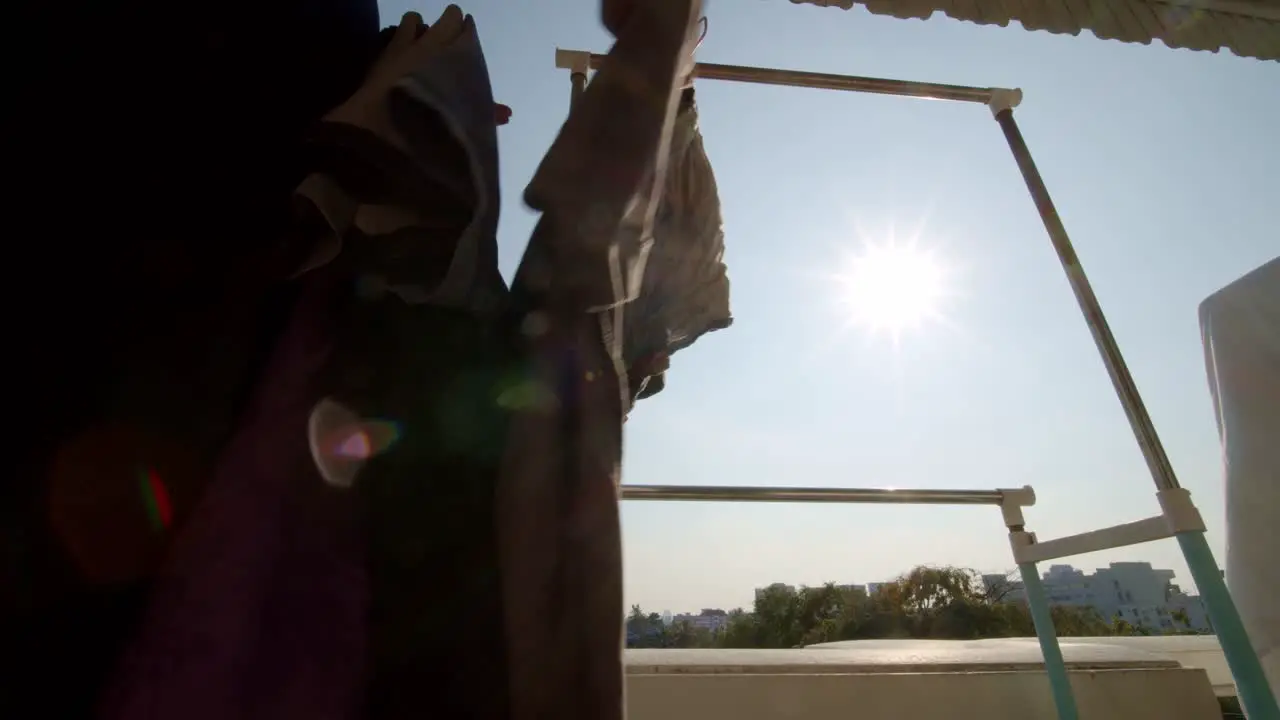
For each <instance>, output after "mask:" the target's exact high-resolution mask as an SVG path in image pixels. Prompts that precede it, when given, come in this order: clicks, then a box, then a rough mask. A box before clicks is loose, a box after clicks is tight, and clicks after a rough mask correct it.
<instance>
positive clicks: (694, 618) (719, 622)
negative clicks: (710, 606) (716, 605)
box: [666, 610, 729, 632]
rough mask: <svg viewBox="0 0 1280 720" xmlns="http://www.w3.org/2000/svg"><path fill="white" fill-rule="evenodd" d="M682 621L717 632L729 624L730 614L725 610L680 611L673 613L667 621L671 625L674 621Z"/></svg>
mask: <svg viewBox="0 0 1280 720" xmlns="http://www.w3.org/2000/svg"><path fill="white" fill-rule="evenodd" d="M680 622H687V623H689V624H690V625H692V626H693V627H696V628H702V629H704V630H710V631H711V632H716V631H717V630H720V629H721V628H723V627H724V626H726V625H728V624H729V614H728V613H726V612H725V611H723V610H703V611H702V612H700V613H698V614H697V615H694V614H692V613H680V614H679V615H673V616H672V617H671V620H670V621H667V623H666V624H668V625H670V624H672V623H680Z"/></svg>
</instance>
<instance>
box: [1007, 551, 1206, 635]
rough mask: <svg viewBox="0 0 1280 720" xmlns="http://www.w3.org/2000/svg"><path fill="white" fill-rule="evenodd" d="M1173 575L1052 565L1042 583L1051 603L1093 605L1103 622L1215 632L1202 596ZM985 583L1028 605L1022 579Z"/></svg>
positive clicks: (1122, 566) (1146, 569) (1136, 568)
mask: <svg viewBox="0 0 1280 720" xmlns="http://www.w3.org/2000/svg"><path fill="white" fill-rule="evenodd" d="M1173 577H1174V573H1173V571H1172V570H1157V569H1155V568H1153V567H1151V563H1145V562H1119V563H1111V565H1110V566H1108V567H1105V568H1099V569H1097V570H1095V571H1094V572H1092V573H1087V574H1086V573H1085V572H1084V571H1082V570H1077V569H1076V568H1074V567H1072V566H1070V565H1052V566H1050V567H1049V570H1048V571H1046V572H1045V573H1044V574H1043V575H1041V581H1042V582H1043V583H1044V588H1045V594H1046V595H1047V596H1048V599H1049V604H1051V605H1075V606H1087V607H1092V608H1094V609H1095V610H1097V611H1098V614H1099V615H1101V616H1102V617H1103V618H1106V619H1108V620H1111V619H1113V618H1120V619H1121V620H1124V621H1125V622H1127V623H1129V624H1130V625H1135V626H1141V627H1143V628H1146V629H1148V630H1151V631H1153V632H1167V631H1170V630H1182V629H1190V630H1200V631H1208V630H1210V629H1211V625H1210V624H1209V619H1208V615H1207V613H1205V610H1204V606H1203V605H1202V604H1201V602H1200V598H1199V597H1198V596H1196V595H1187V594H1186V593H1183V592H1182V591H1181V590H1180V589H1179V588H1178V586H1177V585H1175V584H1173ZM982 580H983V583H984V584H985V585H986V586H987V588H988V589H993V588H998V587H1003V589H1004V590H1006V591H1007V592H1006V593H1005V595H1004V597H1003V599H1004V600H1006V601H1021V602H1025V601H1026V594H1025V591H1024V590H1023V588H1022V583H1021V582H1019V581H1015V580H1010V579H1008V578H1007V577H1006V576H1004V575H983V576H982ZM1178 611H1181V613H1179V612H1178ZM1183 613H1185V615H1186V621H1185V622H1180V621H1178V620H1177V619H1176V618H1175V615H1181V614H1183Z"/></svg>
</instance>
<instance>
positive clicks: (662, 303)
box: [624, 87, 733, 400]
mask: <svg viewBox="0 0 1280 720" xmlns="http://www.w3.org/2000/svg"><path fill="white" fill-rule="evenodd" d="M667 167H668V169H667V177H666V186H665V188H664V189H663V192H662V199H661V202H660V203H659V205H658V214H657V217H656V218H655V224H654V231H653V235H654V244H653V248H652V249H651V250H650V253H649V258H648V262H647V263H646V265H645V271H644V280H643V283H642V286H641V289H640V293H639V295H638V296H637V297H636V299H635V300H634V301H632V302H631V303H630V304H628V305H627V309H626V324H625V326H624V327H625V328H626V332H625V336H626V351H625V352H626V358H627V367H628V370H629V376H630V381H629V382H630V386H631V391H632V394H633V396H634V397H635V399H637V400H638V399H641V398H646V397H651V396H653V395H655V394H657V393H658V392H660V391H661V390H662V388H663V387H664V386H665V384H666V383H665V381H666V370H667V368H668V366H669V361H670V357H671V355H672V354H673V353H675V352H676V351H678V350H681V349H683V348H686V347H689V346H690V345H692V344H693V343H694V342H695V341H696V340H697V339H698V338H700V337H702V336H703V335H705V334H706V333H709V332H712V331H715V330H722V329H724V328H727V327H729V325H731V324H732V323H733V317H732V314H731V313H730V310H729V278H728V276H727V275H726V272H725V265H724V229H723V224H722V221H721V215H720V193H719V191H718V189H717V187H716V179H715V173H714V172H713V171H712V168H711V162H710V160H709V159H708V158H707V153H706V150H705V149H704V147H703V143H702V133H701V131H700V130H699V128H698V110H697V106H696V104H695V103H694V90H693V88H692V87H689V88H685V90H684V91H683V92H682V93H681V97H680V109H679V112H678V114H677V115H676V121H675V127H674V129H673V132H672V137H671V151H670V157H669V159H668V161H667Z"/></svg>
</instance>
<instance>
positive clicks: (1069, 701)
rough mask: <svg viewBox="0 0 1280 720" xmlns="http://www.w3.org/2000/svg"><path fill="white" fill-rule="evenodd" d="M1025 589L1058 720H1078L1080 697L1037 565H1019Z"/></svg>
mask: <svg viewBox="0 0 1280 720" xmlns="http://www.w3.org/2000/svg"><path fill="white" fill-rule="evenodd" d="M1018 571H1019V572H1021V573H1022V587H1023V588H1024V589H1025V590H1026V593H1027V605H1028V606H1029V607H1030V608H1031V620H1032V622H1034V623H1035V625H1036V638H1037V639H1038V640H1040V652H1041V653H1043V654H1044V669H1045V672H1047V673H1048V674H1049V689H1050V690H1052V691H1053V704H1054V706H1056V707H1057V708H1058V720H1078V719H1079V716H1080V713H1079V711H1077V710H1076V697H1075V695H1073V694H1072V693H1071V680H1070V678H1068V677H1067V663H1066V661H1065V660H1063V659H1062V648H1060V647H1058V634H1057V631H1056V630H1054V628H1053V615H1052V614H1051V613H1050V612H1049V598H1048V596H1046V595H1045V592H1044V585H1043V584H1042V583H1041V582H1040V571H1039V570H1037V569H1036V564H1035V563H1019V564H1018Z"/></svg>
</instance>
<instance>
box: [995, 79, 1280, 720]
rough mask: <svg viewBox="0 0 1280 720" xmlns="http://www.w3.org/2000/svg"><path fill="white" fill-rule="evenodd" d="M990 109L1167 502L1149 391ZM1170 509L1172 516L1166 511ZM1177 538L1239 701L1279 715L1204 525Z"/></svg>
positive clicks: (1009, 120) (1010, 130) (1017, 142)
mask: <svg viewBox="0 0 1280 720" xmlns="http://www.w3.org/2000/svg"><path fill="white" fill-rule="evenodd" d="M991 109H992V112H993V114H994V115H995V119H996V122H997V123H999V124H1000V129H1001V130H1002V131H1003V132H1004V137H1005V140H1006V141H1007V142H1008V143H1009V150H1011V151H1012V152H1013V158H1014V160H1015V161H1016V162H1017V163H1018V170H1019V171H1021V173H1022V178H1023V180H1024V181H1025V182H1026V185H1027V191H1028V192H1029V193H1030V194H1031V199H1032V200H1033V201H1034V202H1035V205H1036V210H1037V211H1039V213H1040V220H1041V221H1042V222H1043V223H1044V229H1045V231H1046V232H1047V233H1048V234H1049V240H1050V241H1051V242H1052V243H1053V249H1054V250H1055V251H1056V252H1057V254H1058V260H1059V262H1061V263H1062V269H1063V271H1065V272H1066V275H1067V281H1068V282H1069V283H1070V284H1071V290H1072V292H1073V293H1075V296H1076V302H1077V303H1079V305H1080V311H1081V312H1082V313H1083V314H1084V319H1085V322H1086V323H1088V325H1089V331H1090V332H1091V333H1093V341H1094V343H1095V344H1096V345H1097V348H1098V353H1099V354H1100V355H1101V356H1102V362H1103V364H1104V365H1105V366H1106V368H1107V374H1108V375H1109V376H1110V377H1111V384H1112V386H1113V387H1114V388H1115V391H1116V395H1117V396H1118V397H1119V398H1120V404H1121V405H1122V406H1123V407H1124V411H1125V415H1126V416H1127V417H1128V419H1129V427H1130V428H1132V430H1133V434H1134V437H1135V438H1136V439H1137V441H1138V447H1139V448H1140V449H1141V450H1142V456H1143V458H1144V459H1145V460H1146V462H1147V468H1148V469H1149V470H1150V471H1151V478H1152V480H1153V481H1154V482H1155V485H1156V494H1157V497H1159V498H1160V499H1161V501H1162V502H1161V504H1162V505H1164V500H1165V498H1166V497H1167V496H1171V495H1173V494H1174V493H1177V492H1185V491H1182V490H1181V485H1179V483H1178V478H1177V475H1175V474H1174V471H1173V465H1172V464H1171V463H1170V462H1169V456H1168V454H1166V453H1165V450H1164V446H1163V445H1162V444H1161V442H1160V436H1159V434H1158V433H1157V432H1156V428H1155V424H1154V423H1152V422H1151V416H1150V414H1149V413H1148V412H1147V408H1146V405H1145V404H1144V403H1143V402H1142V396H1141V395H1140V394H1139V393H1138V387H1137V385H1136V384H1135V383H1134V381H1133V375H1132V373H1130V372H1129V368H1128V366H1127V365H1126V364H1125V361H1124V357H1123V356H1122V355H1121V353H1120V346H1119V344H1117V343H1116V339H1115V336H1114V335H1113V334H1112V333H1111V327H1110V325H1108V324H1107V319H1106V317H1105V316H1104V315H1103V314H1102V307H1101V305H1100V304H1099V303H1098V298H1097V296H1095V295H1094V294H1093V288H1092V286H1090V284H1089V279H1088V277H1086V276H1085V273H1084V268H1083V267H1081V265H1080V259H1079V258H1078V257H1077V256H1076V252H1075V248H1073V247H1072V245H1071V239H1070V238H1069V237H1068V236H1067V229H1066V227H1065V226H1064V225H1063V224H1062V219H1061V218H1059V217H1058V210H1057V208H1055V207H1054V205H1053V199H1052V198H1051V197H1050V196H1049V189H1048V188H1047V187H1046V186H1045V183H1044V178H1042V177H1041V176H1040V170H1039V169H1038V168H1036V163H1035V160H1033V159H1032V158H1031V151H1030V149H1028V148H1027V143H1026V141H1025V140H1024V139H1023V137H1022V132H1021V130H1019V129H1018V123H1017V121H1015V120H1014V119H1013V108H1012V107H1000V106H997V105H996V104H994V103H993V104H992V108H991ZM1188 502H1189V500H1188ZM1165 515H1166V517H1169V514H1168V513H1167V512H1166V513H1165ZM1170 519H1171V520H1172V519H1173V518H1170ZM1174 537H1176V538H1177V539H1178V545H1179V546H1180V547H1181V548H1182V554H1183V557H1185V558H1186V560H1187V568H1188V569H1189V570H1190V571H1191V577H1192V579H1194V580H1195V583H1196V587H1197V588H1199V589H1200V592H1201V594H1202V595H1203V597H1204V599H1205V605H1206V609H1207V610H1208V611H1209V619H1210V620H1212V621H1213V627H1214V629H1215V631H1217V633H1218V641H1219V642H1220V643H1221V644H1222V651H1223V654H1224V655H1226V658H1227V665H1228V666H1229V667H1230V668H1231V674H1232V676H1234V678H1235V681H1236V687H1237V690H1238V692H1239V693H1240V702H1241V704H1242V705H1244V709H1245V712H1246V713H1247V714H1248V715H1249V717H1251V718H1266V719H1267V720H1275V719H1276V718H1280V709H1277V705H1276V698H1275V694H1274V693H1273V692H1272V690H1271V685H1270V684H1269V683H1268V682H1267V676H1266V674H1265V673H1264V672H1263V670H1262V663H1261V662H1260V661H1259V660H1258V654H1257V652H1256V651H1255V650H1254V648H1253V643H1252V642H1250V640H1249V635H1248V633H1247V632H1246V631H1245V628H1244V623H1243V622H1242V621H1241V619H1240V613H1239V611H1238V610H1237V609H1236V604H1235V601H1234V600H1232V599H1231V594H1230V593H1229V592H1228V591H1227V585H1226V581H1225V580H1224V579H1223V577H1222V572H1221V571H1220V570H1219V569H1218V563H1217V562H1216V561H1215V560H1214V558H1213V552H1212V551H1211V550H1210V549H1209V543H1208V541H1207V540H1206V539H1205V536H1204V531H1203V530H1183V531H1180V532H1177V533H1175V535H1174Z"/></svg>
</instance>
